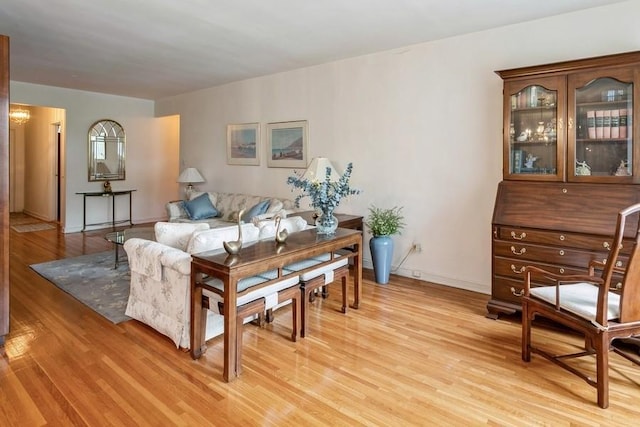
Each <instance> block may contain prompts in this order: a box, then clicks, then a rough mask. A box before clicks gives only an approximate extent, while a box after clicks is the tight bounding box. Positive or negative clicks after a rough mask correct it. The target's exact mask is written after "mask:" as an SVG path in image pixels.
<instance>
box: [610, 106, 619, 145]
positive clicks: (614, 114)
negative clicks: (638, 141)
mask: <svg viewBox="0 0 640 427" xmlns="http://www.w3.org/2000/svg"><path fill="white" fill-rule="evenodd" d="M611 138H620V110H611Z"/></svg>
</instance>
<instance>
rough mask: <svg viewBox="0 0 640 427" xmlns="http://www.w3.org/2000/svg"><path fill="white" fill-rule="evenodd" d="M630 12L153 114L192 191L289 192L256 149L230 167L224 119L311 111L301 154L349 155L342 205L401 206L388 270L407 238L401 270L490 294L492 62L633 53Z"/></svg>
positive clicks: (468, 41)
mask: <svg viewBox="0 0 640 427" xmlns="http://www.w3.org/2000/svg"><path fill="white" fill-rule="evenodd" d="M638 16H640V2H638V1H630V2H625V3H620V4H614V5H612V6H608V7H603V8H597V9H590V10H586V11H582V12H578V13H572V14H567V15H561V16H556V17H552V18H548V19H543V20H539V21H532V22H527V23H522V24H518V25H511V26H508V27H502V28H497V29H493V30H489V31H483V32H478V33H475V34H469V35H464V36H459V37H452V38H448V39H444V40H439V41H435V42H431V43H423V44H417V45H412V46H407V47H404V48H400V49H394V50H391V51H386V52H380V53H376V54H373V55H367V56H362V57H357V58H351V59H347V60H343V61H338V62H333V63H329V64H324V65H319V66H316V67H309V68H304V69H299V70H295V71H291V72H286V73H280V74H275V75H270V76H265V77H260V78H255V79H251V80H246V81H241V82H236V83H232V84H228V85H224V86H219V87H213V88H210V89H206V90H202V91H197V92H193V93H188V94H184V95H180V96H176V97H171V98H167V99H163V100H160V101H158V102H156V114H158V115H167V114H180V115H181V117H182V125H181V132H180V139H181V146H180V156H181V163H182V165H183V166H195V167H197V168H198V169H199V170H200V171H201V172H202V173H203V174H204V176H205V179H206V180H207V182H206V183H205V184H202V185H200V188H201V189H202V188H208V189H212V190H213V189H215V190H222V191H241V192H248V193H254V194H272V195H274V196H291V192H290V189H289V188H288V187H287V185H286V183H285V182H286V178H287V176H289V175H290V174H291V173H292V170H290V169H276V168H268V167H267V166H266V160H265V158H264V157H263V159H261V164H260V166H230V165H227V164H226V151H225V150H226V142H225V128H226V125H227V124H229V123H246V122H259V123H261V125H262V128H263V129H264V125H265V124H266V123H268V122H275V121H288V120H301V119H303V120H308V121H309V157H315V156H326V157H329V158H330V159H331V160H332V161H334V162H335V164H336V165H337V166H338V167H339V168H344V167H345V166H346V164H347V163H348V162H349V161H352V162H353V163H354V172H353V181H352V182H353V185H354V186H356V187H358V188H360V189H362V190H363V193H362V194H360V195H358V196H356V197H353V198H352V199H351V200H350V201H348V202H346V203H342V204H341V205H340V208H339V209H338V211H341V212H348V213H358V214H366V213H367V208H368V206H370V205H371V204H376V205H378V206H381V207H392V206H395V205H399V206H404V212H405V215H406V223H407V228H406V229H405V231H404V232H403V233H402V235H400V236H397V237H396V238H395V239H394V240H395V243H396V250H395V257H394V258H395V259H394V266H396V265H397V264H398V263H399V262H400V261H401V259H402V258H403V257H404V256H405V254H406V253H407V251H408V249H409V248H410V247H411V244H412V243H413V242H416V243H421V244H422V248H423V251H422V253H420V254H415V255H411V256H409V257H408V258H407V260H406V261H405V263H404V265H403V267H402V269H401V270H399V273H400V274H404V275H407V276H411V275H412V274H413V273H414V272H416V273H417V274H420V275H421V277H422V278H423V279H426V280H431V281H435V282H438V283H443V284H447V285H450V286H456V287H461V288H467V289H472V290H476V291H480V292H485V293H489V292H490V276H491V258H490V255H491V253H490V252H491V234H490V232H491V215H492V211H493V202H494V198H495V191H496V186H497V184H498V182H499V181H500V179H501V174H502V152H501V144H502V139H501V134H502V129H501V127H502V116H501V114H502V98H501V96H502V82H501V80H500V78H499V77H498V76H497V75H496V74H495V72H494V71H495V70H498V69H504V68H512V67H519V66H525V65H535V64H540V63H547V62H554V61H560V60H568V59H576V58H580V57H587V56H595V55H603V54H609V53H615V52H623V51H629V50H636V49H638V46H640V43H639V42H640V27H638V25H637V22H636V21H637V17H638ZM262 136H263V143H264V141H265V138H264V137H265V135H264V133H263V134H262ZM264 151H265V152H266V150H264ZM532 214H533V213H532ZM368 237H369V236H368V235H367V236H366V239H367V240H368ZM367 256H368V255H367ZM368 265H369V266H370V263H368Z"/></svg>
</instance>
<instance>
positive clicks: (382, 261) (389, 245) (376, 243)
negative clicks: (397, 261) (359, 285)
mask: <svg viewBox="0 0 640 427" xmlns="http://www.w3.org/2000/svg"><path fill="white" fill-rule="evenodd" d="M369 249H370V250H371V260H372V261H373V272H374V273H375V277H376V283H380V284H381V285H385V284H387V282H389V273H391V260H392V258H393V239H392V238H391V237H389V236H378V237H372V238H371V240H369Z"/></svg>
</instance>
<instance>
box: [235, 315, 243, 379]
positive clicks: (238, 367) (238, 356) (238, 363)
mask: <svg viewBox="0 0 640 427" xmlns="http://www.w3.org/2000/svg"><path fill="white" fill-rule="evenodd" d="M243 329H244V319H243V318H242V319H241V318H238V319H237V320H236V371H237V373H238V375H240V374H241V373H242V331H243Z"/></svg>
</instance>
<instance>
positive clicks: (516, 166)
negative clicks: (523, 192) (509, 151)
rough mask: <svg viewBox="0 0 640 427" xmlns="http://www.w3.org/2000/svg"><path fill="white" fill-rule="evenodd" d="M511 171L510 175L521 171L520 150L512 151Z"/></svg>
mask: <svg viewBox="0 0 640 427" xmlns="http://www.w3.org/2000/svg"><path fill="white" fill-rule="evenodd" d="M511 171H512V173H520V172H521V171H522V150H513V164H512V165H511Z"/></svg>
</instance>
